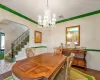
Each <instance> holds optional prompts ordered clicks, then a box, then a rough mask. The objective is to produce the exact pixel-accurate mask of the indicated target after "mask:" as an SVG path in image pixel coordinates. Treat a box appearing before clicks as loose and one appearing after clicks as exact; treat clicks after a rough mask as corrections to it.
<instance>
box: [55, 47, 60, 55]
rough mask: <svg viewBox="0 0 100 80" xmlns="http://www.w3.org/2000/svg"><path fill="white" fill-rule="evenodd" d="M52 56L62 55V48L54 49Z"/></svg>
mask: <svg viewBox="0 0 100 80" xmlns="http://www.w3.org/2000/svg"><path fill="white" fill-rule="evenodd" d="M54 55H62V48H61V47H56V48H54Z"/></svg>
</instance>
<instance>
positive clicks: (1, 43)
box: [0, 29, 5, 60]
mask: <svg viewBox="0 0 100 80" xmlns="http://www.w3.org/2000/svg"><path fill="white" fill-rule="evenodd" d="M4 50H5V33H4V31H3V30H2V29H0V60H3V59H4Z"/></svg>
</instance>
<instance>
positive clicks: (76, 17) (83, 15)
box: [56, 10, 100, 23]
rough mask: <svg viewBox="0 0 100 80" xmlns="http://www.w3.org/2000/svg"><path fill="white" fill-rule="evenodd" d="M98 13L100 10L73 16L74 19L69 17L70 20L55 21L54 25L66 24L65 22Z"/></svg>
mask: <svg viewBox="0 0 100 80" xmlns="http://www.w3.org/2000/svg"><path fill="white" fill-rule="evenodd" d="M99 13H100V10H97V11H93V12H89V13H86V14H82V15H78V16H74V17H71V18H68V19H64V20H60V21H57V22H56V23H62V22H66V21H70V20H74V19H79V18H83V17H87V16H91V15H94V14H99Z"/></svg>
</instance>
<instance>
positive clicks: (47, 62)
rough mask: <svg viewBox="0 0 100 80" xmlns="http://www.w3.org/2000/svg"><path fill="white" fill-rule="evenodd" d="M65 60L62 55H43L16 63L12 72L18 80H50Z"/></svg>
mask: <svg viewBox="0 0 100 80" xmlns="http://www.w3.org/2000/svg"><path fill="white" fill-rule="evenodd" d="M66 58H67V57H66V56H64V55H54V54H53V53H43V54H40V55H37V56H33V57H31V58H26V59H23V60H20V61H18V62H16V63H15V64H14V66H13V68H12V72H13V74H14V75H15V76H16V77H17V78H19V79H20V80H34V79H39V80H51V78H52V77H53V76H54V75H55V74H56V73H57V71H58V70H60V69H61V68H62V67H63V65H64V63H65V62H66ZM40 78H41V79H40ZM42 78H44V79H42Z"/></svg>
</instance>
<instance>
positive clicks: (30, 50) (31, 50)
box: [26, 48, 35, 58]
mask: <svg viewBox="0 0 100 80" xmlns="http://www.w3.org/2000/svg"><path fill="white" fill-rule="evenodd" d="M34 52H35V48H26V55H27V58H29V57H32V56H34Z"/></svg>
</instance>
